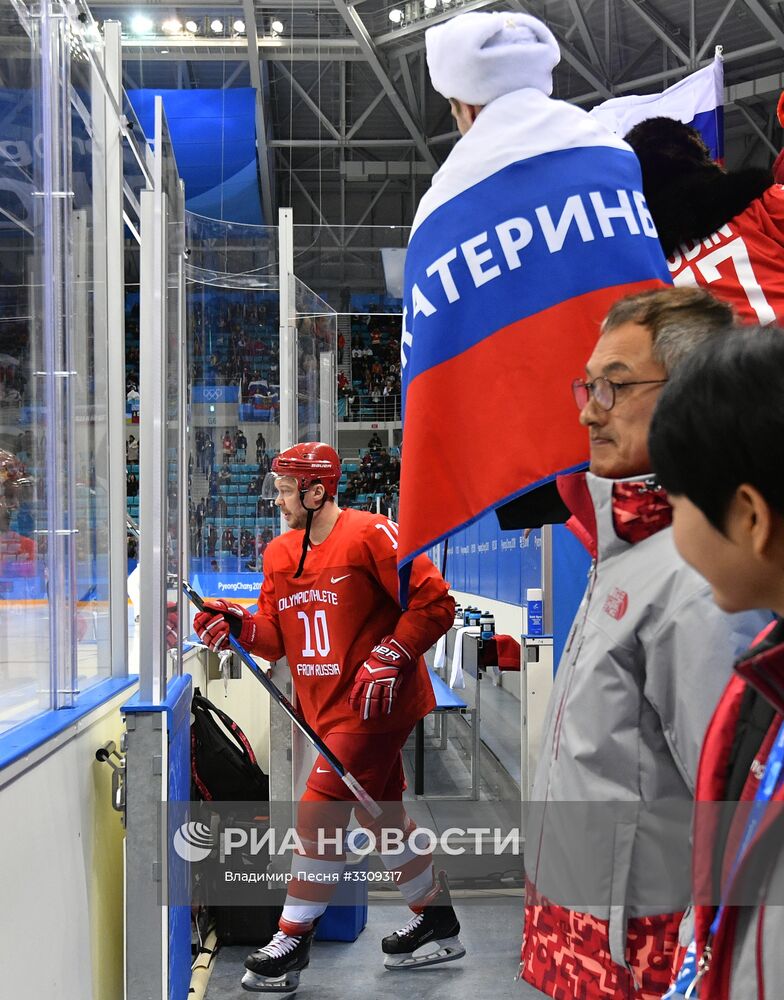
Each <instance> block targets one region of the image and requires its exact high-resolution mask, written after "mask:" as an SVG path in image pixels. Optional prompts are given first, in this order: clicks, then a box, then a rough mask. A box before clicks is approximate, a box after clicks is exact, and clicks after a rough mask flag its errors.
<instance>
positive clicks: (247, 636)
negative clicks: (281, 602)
mask: <svg viewBox="0 0 784 1000" xmlns="http://www.w3.org/2000/svg"><path fill="white" fill-rule="evenodd" d="M193 629H194V631H195V632H196V635H197V636H198V637H199V639H200V641H201V642H203V643H204V645H205V646H207V648H208V649H211V650H212V651H213V653H218V652H220V650H221V649H224V648H226V647H227V646H228V644H229V632H231V634H232V635H233V636H234V638H235V639H236V640H237V641H238V642H239V644H240V645H241V646H244V647H245V649H250V647H251V646H252V645H253V643H254V640H255V639H256V622H255V621H254V620H253V615H252V614H251V613H250V612H249V611H248V609H247V608H244V607H243V606H242V605H241V604H233V603H229V602H227V601H223V600H221V599H220V598H219V599H217V600H207V601H205V602H204V611H200V612H199V613H198V614H197V615H196V617H195V618H194V619H193Z"/></svg>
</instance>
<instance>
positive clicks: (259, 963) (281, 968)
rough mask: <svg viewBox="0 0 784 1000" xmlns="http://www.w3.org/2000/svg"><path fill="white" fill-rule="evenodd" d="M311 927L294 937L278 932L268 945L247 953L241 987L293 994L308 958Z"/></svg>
mask: <svg viewBox="0 0 784 1000" xmlns="http://www.w3.org/2000/svg"><path fill="white" fill-rule="evenodd" d="M314 930H315V928H313V927H311V929H310V930H309V931H307V932H306V933H305V934H299V935H297V936H295V937H294V936H291V935H289V934H285V933H284V932H283V931H278V932H277V933H276V934H275V936H274V937H273V938H272V940H271V941H270V943H269V944H266V945H264V947H263V948H259V950H258V951H254V952H253V954H252V955H248V957H247V958H246V959H245V968H246V969H247V970H248V971H247V972H246V973H245V975H244V976H243V977H242V988H243V989H244V990H248V992H250V993H279V994H280V993H288V994H289V995H291V994H293V993H296V991H297V988H298V986H299V974H300V972H301V971H302V970H303V969H306V968H307V967H308V963H309V961H310V944H311V941H312V940H313V932H314Z"/></svg>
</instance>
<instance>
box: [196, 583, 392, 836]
mask: <svg viewBox="0 0 784 1000" xmlns="http://www.w3.org/2000/svg"><path fill="white" fill-rule="evenodd" d="M182 589H183V591H184V592H185V595H186V597H187V598H188V600H189V601H190V602H191V604H193V606H194V607H195V608H197V609H198V610H199V611H204V610H209V608H206V609H205V605H204V599H203V598H202V596H201V594H198V593H197V592H196V591H195V590H194V589H193V587H191V586H190V584H188V583H186V582H185V580H183V581H182ZM229 644H230V646H231V648H232V649H233V650H234V652H235V653H236V654H237V655H238V656H239V658H240V659H241V660H242V662H243V663H244V664H245V666H246V667H247V668H248V670H250V671H251V672H252V673H253V675H254V677H255V678H256V679H257V680H258V681H260V682H261V683H262V684H263V685H264V687H265V688H266V690H267V693H268V694H269V696H270V698H272V700H273V701H274V702H276V703H277V704H278V705H279V706H280V707H281V708H282V709H283V711H284V712H285V713H286V715H288V717H289V718H290V719H291V721H292V722H293V723H294V725H295V726H296V727H297V729H299V731H300V732H301V733H302V735H303V736H304V737H305V739H306V740H307V741H308V743H310V745H311V746H312V747H313V748H314V749H315V750H316V751H317V752H318V753H320V754H321V756H322V757H323V758H324V760H326V762H327V763H328V764H329V766H330V767H331V768H332V770H333V771H335V773H336V774H337V775H338V777H340V779H341V780H342V781H343V783H344V784H345V786H346V787H347V788H348V789H349V791H350V792H351V793H352V795H354V797H355V798H356V799H357V801H358V802H359V803H360V804H361V805H362V807H363V809H366V810H367V811H368V812H369V813H370V815H371V816H372V817H373V818H374V819H375V818H377V817H378V816H380V815H381V809H380V808H379V806H378V805H377V803H376V802H374V800H373V799H372V798H371V797H370V796H369V795H368V793H367V792H366V791H365V789H364V788H363V787H362V785H360V783H359V782H358V781H357V779H356V778H355V777H354V776H353V775H352V774H350V773H349V772H348V771H347V770H346V768H345V767H344V766H343V765H342V764H341V763H340V761H339V760H338V758H337V757H336V756H335V754H334V753H332V751H331V750H330V749H329V747H328V746H327V745H326V743H324V741H323V740H322V739H321V737H320V736H318V734H317V733H316V732H315V731H314V730H313V729H311V727H310V726H309V725H308V723H307V722H306V721H305V720H304V719H303V718H302V716H301V715H300V714H299V712H298V711H297V710H296V708H294V706H293V705H292V704H291V702H290V701H289V700H288V698H287V697H286V696H285V695H284V694H283V692H282V691H281V690H280V688H278V686H277V685H276V684H274V683H273V682H272V681H271V680H270V678H269V677H267V675H266V673H265V672H264V671H263V670H262V669H261V667H260V666H259V665H258V664H257V663H256V661H255V660H254V659H253V657H252V656H251V655H250V653H248V651H247V650H246V649H245V648H244V647H243V646H241V645H240V643H239V642H238V641H237V640H236V639H235V638H234V636H233V635H232V634H231V632H229Z"/></svg>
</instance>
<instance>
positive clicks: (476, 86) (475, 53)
mask: <svg viewBox="0 0 784 1000" xmlns="http://www.w3.org/2000/svg"><path fill="white" fill-rule="evenodd" d="M425 46H426V48H427V65H428V69H429V70H430V79H431V80H432V82H433V86H434V87H435V89H436V90H437V91H438V93H439V94H442V95H443V96H444V97H447V98H449V97H454V98H457V100H459V101H464V102H465V103H466V104H480V105H485V104H489V103H490V102H491V101H494V100H495V99H496V97H501V96H502V95H503V94H510V93H511V92H512V91H514V90H522V88H523V87H534V88H535V89H536V90H541V91H542V92H543V93H545V94H547V95H548V96H549V95H550V94H551V93H552V92H553V69H554V67H555V66H556V65H557V64H558V62H559V60H560V58H561V52H560V49H559V48H558V42H556V40H555V37H554V36H553V33H552V32H551V31H550V29H549V28H548V27H547V25H546V24H544V23H543V22H542V21H540V20H538V19H537V18H535V17H531V16H530V15H529V14H518V13H512V12H511V11H510V12H508V13H506V12H503V11H498V12H493V13H481V12H479V11H473V12H471V13H468V14H458V15H457V16H456V17H453V18H451V19H450V20H449V21H447V22H446V23H445V24H439V25H436V27H434V28H428V30H427V31H426V32H425Z"/></svg>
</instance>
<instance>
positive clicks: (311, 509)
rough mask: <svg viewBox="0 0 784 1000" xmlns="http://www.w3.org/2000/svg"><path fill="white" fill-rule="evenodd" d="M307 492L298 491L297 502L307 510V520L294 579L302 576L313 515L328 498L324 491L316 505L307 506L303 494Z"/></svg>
mask: <svg viewBox="0 0 784 1000" xmlns="http://www.w3.org/2000/svg"><path fill="white" fill-rule="evenodd" d="M307 492H308V491H307V490H300V491H299V502H300V503H301V504H302V506H303V507H304V509H305V510H306V511H307V512H308V520H307V522H306V524H305V535H304V537H303V539H302V555H301V556H300V558H299V566H297V572H296V573H295V574H294V579H295V580H296V579H297V578H298V577H300V576H302V570H303V567H304V566H305V556H306V555H307V554H308V546H309V545H310V528H311V525H312V524H313V515H314V514H315V513H316V512H317V511H320V510H321V508H322V507H323V506H324V504H325V503H326V502H327V500H328V499H329V498H328V497H327V494H326V493H325V494H324V499H323V500H322V501H321V503H320V504H319V505H318V507H307V506H306V505H305V496H306V494H307Z"/></svg>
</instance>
